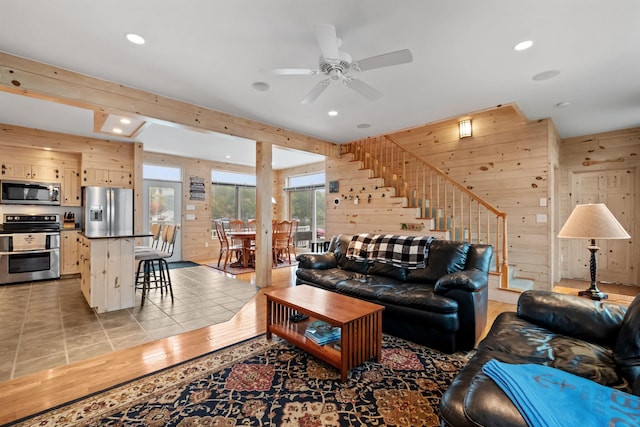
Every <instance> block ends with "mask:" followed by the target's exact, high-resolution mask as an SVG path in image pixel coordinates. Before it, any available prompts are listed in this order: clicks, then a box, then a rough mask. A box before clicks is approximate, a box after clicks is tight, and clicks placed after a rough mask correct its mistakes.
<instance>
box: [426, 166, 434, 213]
mask: <svg viewBox="0 0 640 427" xmlns="http://www.w3.org/2000/svg"><path fill="white" fill-rule="evenodd" d="M432 203H433V171H432V170H429V214H428V215H427V217H429V218H433V209H432V206H431V204H432Z"/></svg>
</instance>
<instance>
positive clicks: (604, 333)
mask: <svg viewBox="0 0 640 427" xmlns="http://www.w3.org/2000/svg"><path fill="white" fill-rule="evenodd" d="M576 292H577V291H576ZM626 311H627V309H626V307H624V306H622V305H619V304H614V303H608V302H600V301H592V300H590V299H587V298H582V297H579V296H576V295H566V294H561V293H557V292H549V291H535V290H532V291H525V292H523V293H522V294H521V295H520V298H518V317H520V318H521V319H525V320H527V321H529V322H532V323H535V324H536V325H539V326H542V327H544V328H546V329H549V330H550V331H553V332H556V333H559V334H562V335H568V336H571V337H575V338H580V339H583V340H585V341H590V342H593V343H597V344H602V345H606V346H608V347H613V345H614V344H615V341H616V337H617V336H618V331H619V330H620V327H621V326H622V319H623V318H624V314H625V313H626Z"/></svg>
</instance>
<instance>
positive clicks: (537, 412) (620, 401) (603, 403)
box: [482, 360, 640, 427]
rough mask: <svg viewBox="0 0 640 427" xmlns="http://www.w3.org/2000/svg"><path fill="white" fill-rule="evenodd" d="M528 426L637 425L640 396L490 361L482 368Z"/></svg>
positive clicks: (554, 371)
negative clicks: (507, 397)
mask: <svg viewBox="0 0 640 427" xmlns="http://www.w3.org/2000/svg"><path fill="white" fill-rule="evenodd" d="M482 371H483V372H484V373H485V374H487V375H488V376H489V377H490V378H491V379H492V380H494V381H495V382H496V384H498V386H499V387H500V388H501V389H502V391H504V392H505V393H506V394H507V396H509V398H510V399H511V401H512V402H513V403H514V404H515V405H516V407H517V408H518V410H519V411H520V413H521V414H522V417H523V418H524V419H525V420H526V421H527V424H529V426H535V427H538V426H557V427H566V426H580V427H588V426H594V427H596V426H597V427H602V426H605V427H606V426H616V427H630V426H640V397H638V396H634V395H632V394H628V393H624V392H621V391H618V390H615V389H613V388H610V387H606V386H603V385H601V384H598V383H596V382H594V381H591V380H588V379H586V378H582V377H579V376H577V375H573V374H570V373H568V372H565V371H562V370H559V369H554V368H551V367H549V366H543V365H535V364H523V365H511V364H508V363H502V362H498V361H497V360H491V361H489V362H487V363H485V365H484V366H483V367H482Z"/></svg>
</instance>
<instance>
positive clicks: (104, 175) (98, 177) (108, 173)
mask: <svg viewBox="0 0 640 427" xmlns="http://www.w3.org/2000/svg"><path fill="white" fill-rule="evenodd" d="M82 185H84V186H92V185H99V186H100V185H101V186H108V187H123V188H133V172H132V171H131V170H127V169H122V170H120V169H118V170H116V169H100V168H87V169H84V170H83V182H82Z"/></svg>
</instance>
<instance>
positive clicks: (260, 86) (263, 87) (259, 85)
mask: <svg viewBox="0 0 640 427" xmlns="http://www.w3.org/2000/svg"><path fill="white" fill-rule="evenodd" d="M251 86H253V88H254V89H255V90H258V91H260V92H266V91H268V90H269V89H271V86H269V83H265V82H255V83H253V84H252V85H251Z"/></svg>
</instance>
